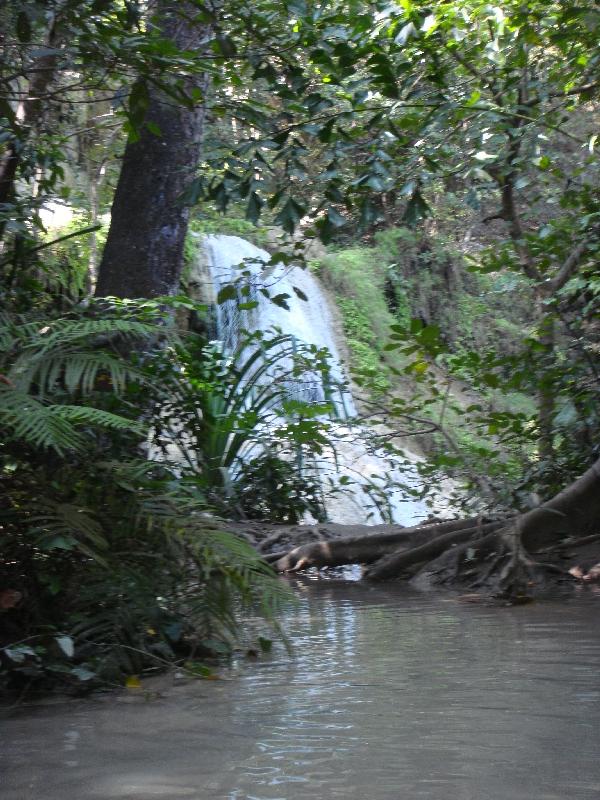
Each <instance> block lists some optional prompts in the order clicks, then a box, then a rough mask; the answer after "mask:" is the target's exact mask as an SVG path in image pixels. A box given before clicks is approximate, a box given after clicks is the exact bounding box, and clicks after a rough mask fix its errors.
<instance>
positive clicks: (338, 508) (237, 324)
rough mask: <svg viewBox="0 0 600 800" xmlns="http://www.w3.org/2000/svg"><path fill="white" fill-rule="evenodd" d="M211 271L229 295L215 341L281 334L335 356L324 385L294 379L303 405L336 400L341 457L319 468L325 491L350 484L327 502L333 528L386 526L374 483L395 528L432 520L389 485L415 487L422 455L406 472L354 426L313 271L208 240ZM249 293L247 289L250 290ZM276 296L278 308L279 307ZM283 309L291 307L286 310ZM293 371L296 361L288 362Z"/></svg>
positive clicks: (231, 343) (236, 242)
mask: <svg viewBox="0 0 600 800" xmlns="http://www.w3.org/2000/svg"><path fill="white" fill-rule="evenodd" d="M203 246H204V250H205V253H206V257H207V259H208V273H209V276H210V279H211V280H212V283H213V289H214V295H215V296H216V295H217V294H218V293H219V292H220V291H222V290H223V289H224V287H235V292H233V290H232V289H228V290H226V293H229V294H231V295H232V296H231V298H230V299H226V300H225V301H224V302H221V303H220V304H218V305H217V307H216V327H217V337H218V339H219V340H220V341H221V343H222V346H223V347H224V348H225V349H226V350H228V351H229V352H232V351H233V350H235V348H236V347H237V346H238V344H239V343H240V341H241V340H242V338H243V335H244V333H243V332H244V331H249V332H255V331H259V330H263V331H265V330H269V329H271V328H278V329H281V331H282V332H283V333H285V334H288V335H291V336H293V337H294V340H297V341H298V342H299V343H304V344H308V345H314V346H315V347H316V348H319V349H321V348H326V349H327V351H328V352H329V354H330V359H329V364H330V381H329V385H324V384H323V380H322V377H321V376H320V375H317V374H316V373H315V374H314V375H312V376H311V377H310V379H309V380H308V381H307V379H306V376H304V377H303V381H302V383H301V384H299V383H298V382H295V381H293V380H291V381H290V382H289V389H290V393H291V394H292V395H293V396H294V397H297V398H298V399H301V400H304V401H305V402H310V403H312V402H316V403H318V402H323V401H329V402H331V403H332V404H333V405H334V407H335V411H336V416H337V420H335V421H332V422H330V423H329V424H330V434H333V436H332V437H331V438H335V452H331V453H325V454H324V456H323V457H322V459H321V460H320V463H319V472H320V475H321V482H322V484H323V486H324V489H327V488H328V487H329V488H330V487H331V486H335V485H338V486H339V479H340V478H342V482H343V483H346V482H348V483H347V486H345V487H344V490H343V491H337V492H334V493H333V495H331V496H330V497H329V492H328V493H327V494H328V497H329V499H327V501H326V508H327V514H328V517H329V519H330V520H331V521H332V522H339V523H346V524H350V523H354V524H356V523H371V524H377V523H380V522H382V521H385V518H384V515H382V513H381V512H380V511H379V509H378V508H377V504H376V503H375V502H374V501H373V499H372V494H371V495H370V493H369V492H368V491H365V488H364V487H366V486H367V485H368V484H370V485H371V487H373V486H376V487H377V486H378V487H381V492H382V495H385V500H386V503H387V506H388V508H389V510H390V511H391V514H392V519H393V521H394V522H397V523H400V524H404V525H410V524H415V523H416V522H419V521H420V520H422V519H423V518H425V517H427V516H428V514H429V513H430V510H431V509H430V508H429V507H427V506H426V505H425V503H424V502H422V501H421V500H418V499H409V498H408V497H407V496H406V493H405V492H403V491H401V490H400V489H398V488H397V487H396V486H391V487H390V483H391V484H404V485H405V486H408V488H409V491H410V487H414V486H416V484H417V471H416V469H415V466H414V463H415V462H416V461H417V460H418V457H417V456H407V460H406V463H405V464H404V465H403V466H402V469H400V468H399V467H398V464H396V463H393V462H392V461H391V460H390V458H389V456H386V455H385V454H384V453H382V452H377V451H373V449H372V448H370V447H369V445H368V432H369V431H368V430H367V429H365V428H364V427H363V428H361V427H360V426H357V425H351V424H350V420H351V418H352V417H354V416H356V407H355V404H354V401H353V399H352V394H351V392H350V390H349V388H348V382H347V380H346V377H345V373H344V369H343V366H342V359H341V357H340V353H339V348H338V346H337V343H336V339H335V333H334V323H333V314H332V311H331V309H330V306H329V302H328V299H327V297H326V295H325V293H324V292H323V290H322V288H321V286H320V285H319V282H318V280H317V279H316V278H315V277H314V276H313V275H312V274H311V273H310V271H309V270H307V269H302V268H300V267H298V266H294V265H287V264H283V263H278V264H274V265H273V264H271V263H270V256H269V254H268V253H267V252H266V251H264V250H261V249H259V248H258V247H255V246H254V245H253V244H251V243H250V242H247V241H245V240H244V239H241V238H239V237H237V236H215V235H211V236H206V237H205V238H204V241H203ZM244 287H246V288H244ZM273 298H275V299H276V300H277V302H273ZM284 306H287V308H286V307H284ZM290 369H291V362H290Z"/></svg>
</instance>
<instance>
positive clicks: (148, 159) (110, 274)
mask: <svg viewBox="0 0 600 800" xmlns="http://www.w3.org/2000/svg"><path fill="white" fill-rule="evenodd" d="M152 10H153V11H154V14H155V18H156V19H158V20H159V22H158V23H156V24H157V25H158V26H159V29H160V32H161V34H162V35H163V36H164V37H165V38H168V39H170V40H171V41H172V42H173V43H174V44H175V45H176V47H177V48H178V49H180V50H188V51H189V50H196V51H197V52H198V54H199V55H200V54H201V51H202V48H203V44H204V40H205V37H206V34H207V28H206V26H202V25H194V24H191V22H190V18H193V17H194V16H195V15H196V14H197V13H198V11H197V8H196V7H195V6H194V4H193V3H192V2H180V3H174V2H166V0H156V2H155V3H154V4H153V7H152ZM207 87H208V79H207V78H206V77H195V78H189V77H188V78H186V81H185V90H186V91H187V92H188V93H189V91H190V90H191V89H193V88H199V89H200V90H201V91H202V94H203V95H204V94H205V92H206V90H207ZM204 116H205V111H204V104H203V103H202V104H200V105H195V106H194V107H193V108H190V107H186V106H184V105H178V104H177V103H176V101H174V100H173V99H172V98H171V97H170V96H167V95H166V94H165V92H164V91H161V89H160V88H158V87H156V86H151V87H149V89H148V109H147V112H146V116H145V119H144V124H143V126H142V127H141V130H140V131H139V132H138V135H139V138H138V139H137V141H133V140H132V138H131V137H130V141H129V142H128V143H127V146H126V149H125V154H124V156H123V166H122V168H121V174H120V177H119V181H118V184H117V189H116V193H115V197H114V201H113V206H112V218H111V225H110V230H109V233H108V238H107V241H106V246H105V249H104V253H103V256H102V260H101V263H100V268H99V273H98V283H97V285H96V292H95V293H96V296H100V297H104V296H107V295H113V296H116V297H157V296H160V295H168V294H174V293H176V291H177V288H178V284H179V277H180V274H181V268H182V264H183V252H184V242H185V236H186V232H187V227H188V218H189V210H188V208H186V207H185V206H184V204H183V202H182V194H183V192H184V190H185V189H186V187H187V186H188V185H189V183H190V180H191V179H192V178H193V176H194V172H195V169H196V167H197V164H198V161H199V157H200V151H201V145H202V137H203V129H204ZM148 123H149V124H150V127H148Z"/></svg>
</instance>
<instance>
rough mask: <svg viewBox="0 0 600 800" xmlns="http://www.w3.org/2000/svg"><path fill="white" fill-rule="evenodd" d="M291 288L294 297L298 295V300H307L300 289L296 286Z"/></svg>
mask: <svg viewBox="0 0 600 800" xmlns="http://www.w3.org/2000/svg"><path fill="white" fill-rule="evenodd" d="M292 289H293V290H294V294H295V295H296V297H299V298H300V300H304V302H305V303H306V302H308V297H307V296H306V295H305V294H304V292H303V291H302V289H299V288H298V287H297V286H292Z"/></svg>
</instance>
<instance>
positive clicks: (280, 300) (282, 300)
mask: <svg viewBox="0 0 600 800" xmlns="http://www.w3.org/2000/svg"><path fill="white" fill-rule="evenodd" d="M289 298H290V295H289V294H287V293H286V292H282V293H281V294H276V295H275V296H274V297H272V298H271V302H272V303H275V305H276V306H279V307H280V308H285V310H286V311H289V310H290V307H289V305H288V303H287V301H288V300H289Z"/></svg>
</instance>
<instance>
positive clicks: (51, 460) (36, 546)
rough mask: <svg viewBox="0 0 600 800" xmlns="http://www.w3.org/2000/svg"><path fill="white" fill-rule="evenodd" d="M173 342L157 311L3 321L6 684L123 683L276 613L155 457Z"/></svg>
mask: <svg viewBox="0 0 600 800" xmlns="http://www.w3.org/2000/svg"><path fill="white" fill-rule="evenodd" d="M99 313H101V314H103V316H102V317H100V318H99V317H98V314H99ZM165 342H170V347H171V348H175V349H178V348H180V345H178V344H177V339H176V336H175V335H174V334H173V333H172V332H170V330H169V327H168V325H164V324H163V319H162V316H161V312H160V311H159V306H158V304H157V303H155V304H153V305H152V304H146V306H145V307H143V308H141V309H136V307H133V306H130V305H128V304H124V305H123V307H121V308H119V307H118V306H117V307H115V308H112V309H107V308H106V307H101V308H100V309H97V308H95V307H94V306H92V307H91V308H90V309H88V310H87V311H85V312H83V313H82V315H81V316H80V317H77V316H75V315H72V316H70V317H69V318H59V319H35V318H30V319H23V318H21V317H17V316H16V315H12V316H11V315H7V314H5V315H4V316H3V317H2V319H1V320H0V351H1V352H0V518H1V523H0V524H1V534H2V548H1V554H2V555H1V556H0V600H2V601H3V605H4V608H3V610H0V614H2V626H1V631H0V674H1V675H2V676H3V677H0V688H1V687H2V685H3V682H4V685H5V686H8V685H10V686H14V685H15V683H16V684H19V683H22V682H27V683H29V682H31V681H34V682H36V683H41V684H42V685H47V684H54V683H56V682H57V681H60V682H62V683H63V684H66V685H67V686H71V687H73V688H79V687H81V686H85V685H89V684H90V682H92V683H93V682H94V681H98V680H102V681H112V682H115V681H116V682H122V681H123V679H124V677H126V676H127V675H131V674H132V673H139V672H141V671H143V670H144V669H147V668H155V667H156V666H157V665H164V664H165V663H166V662H169V661H173V660H178V659H180V658H186V657H189V655H190V653H199V652H208V651H209V650H210V647H211V646H213V645H214V644H215V641H217V640H221V641H227V642H229V643H230V645H229V646H231V643H232V642H233V640H234V636H235V631H236V626H237V614H236V613H235V610H236V609H237V608H238V607H239V605H240V603H246V604H248V603H250V604H257V603H258V604H259V605H260V607H261V608H262V610H263V612H269V613H272V612H273V611H274V609H275V606H276V603H277V598H278V596H279V595H280V594H281V592H280V590H279V589H278V583H277V581H275V580H274V577H273V574H272V572H271V570H270V569H269V568H268V567H267V566H266V565H265V564H264V562H262V560H261V559H260V558H259V557H258V555H257V554H256V552H255V551H254V550H253V549H252V548H251V547H249V545H248V544H247V543H246V542H243V541H240V540H239V539H238V538H237V537H235V536H233V535H232V534H230V533H226V532H223V531H222V530H220V529H219V526H218V524H217V523H215V522H214V521H213V520H212V519H211V518H210V517H208V516H207V514H206V511H207V504H206V502H205V500H204V496H203V494H202V492H200V491H198V488H197V487H193V486H190V485H188V484H186V482H185V481H182V480H181V479H180V477H179V476H178V474H177V473H176V472H175V471H174V470H173V469H172V468H171V467H170V466H169V465H168V464H164V463H162V464H159V463H155V462H152V461H148V460H147V459H145V458H144V457H143V454H142V450H141V446H142V445H143V444H144V442H145V441H146V440H147V438H148V431H149V429H150V428H151V427H152V425H153V420H152V408H151V403H150V398H151V396H152V391H151V387H152V386H153V385H154V383H155V381H156V372H155V371H154V370H153V369H152V364H153V363H155V362H161V363H163V362H164V361H165V352H166V351H165ZM179 368H180V367H179V366H178V365H171V369H172V370H175V372H178V370H179ZM172 402H173V405H172V410H173V413H174V414H175V413H176V408H175V404H174V403H175V400H174V398H173V399H172ZM183 413H184V411H183V410H182V414H183ZM185 413H187V411H185ZM7 597H9V598H13V599H12V600H10V602H9V601H6V598H7ZM7 603H8V605H7ZM24 639H26V640H27V642H26V644H23V641H22V640H24ZM19 642H21V644H19ZM210 643H212V645H210Z"/></svg>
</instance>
